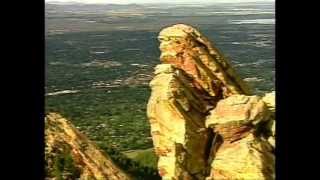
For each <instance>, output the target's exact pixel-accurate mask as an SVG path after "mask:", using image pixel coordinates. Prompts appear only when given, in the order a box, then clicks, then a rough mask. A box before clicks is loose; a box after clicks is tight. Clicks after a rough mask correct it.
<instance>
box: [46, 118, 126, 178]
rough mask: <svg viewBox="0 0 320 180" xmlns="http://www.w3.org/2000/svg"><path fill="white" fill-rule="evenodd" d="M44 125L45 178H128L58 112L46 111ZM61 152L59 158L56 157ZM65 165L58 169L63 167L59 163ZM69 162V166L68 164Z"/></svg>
mask: <svg viewBox="0 0 320 180" xmlns="http://www.w3.org/2000/svg"><path fill="white" fill-rule="evenodd" d="M45 125H46V128H45V139H46V149H45V150H46V151H45V158H46V162H47V179H55V178H59V177H57V176H60V178H62V179H77V178H80V179H83V180H89V179H90V180H91V179H92V180H126V179H131V178H130V177H129V176H128V175H127V174H125V173H124V172H123V171H122V170H120V169H119V168H118V167H117V166H116V165H115V164H114V163H113V162H112V160H111V159H110V158H109V157H108V156H107V155H106V154H104V153H102V151H101V150H99V148H98V147H97V146H96V145H95V144H94V143H93V142H91V141H90V140H89V139H88V138H87V137H85V136H84V135H83V134H81V133H80V132H79V131H78V130H77V129H76V128H75V127H74V126H73V125H72V124H71V123H70V122H68V121H67V120H66V119H64V118H62V117H61V116H60V115H59V114H56V113H50V114H48V115H47V116H46V118H45ZM61 154H63V158H62V159H61V158H60V159H59V158H57V157H59V156H61ZM67 157H70V158H67ZM70 161H71V164H70ZM67 162H69V164H67ZM59 163H60V164H59ZM67 165H68V168H67V170H68V171H67V170H61V169H63V168H60V167H61V166H67ZM71 166H72V167H73V168H70V167H71ZM59 168H60V169H59ZM64 169H66V168H64ZM70 169H72V171H71V170H70ZM58 171H62V172H58Z"/></svg>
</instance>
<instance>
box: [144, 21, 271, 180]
mask: <svg viewBox="0 0 320 180" xmlns="http://www.w3.org/2000/svg"><path fill="white" fill-rule="evenodd" d="M159 41H160V50H161V56H160V60H161V62H162V63H163V64H160V65H158V66H157V67H156V68H155V76H154V78H153V80H152V81H151V82H150V86H151V90H152V93H151V97H150V99H149V102H148V108H147V114H148V118H149V121H150V124H151V134H152V138H153V143H154V148H155V152H156V154H157V155H158V157H159V161H158V170H159V174H160V175H161V176H162V178H163V179H177V180H178V179H179V180H180V179H199V180H202V179H210V180H211V179H215V180H220V179H274V176H275V174H274V161H275V157H274V153H273V152H274V144H273V145H271V144H270V143H269V142H271V143H272V140H274V137H275V134H274V133H272V131H271V127H272V126H274V124H275V123H274V119H275V116H274V110H275V109H274V108H275V107H274V94H267V95H266V96H265V97H263V98H261V97H258V96H253V95H252V92H251V90H250V88H249V87H248V86H247V85H246V84H245V82H244V81H243V80H242V79H241V78H240V77H239V76H238V75H237V74H236V72H235V70H234V69H233V68H232V66H231V63H230V62H229V61H228V60H227V59H226V58H225V57H224V56H223V55H222V53H221V52H219V51H218V49H217V48H216V47H215V46H214V45H213V44H212V43H210V42H209V41H208V40H207V39H206V38H205V37H204V36H203V35H202V34H201V33H200V32H199V31H197V30H196V29H194V28H193V27H191V26H188V25H184V24H178V25H173V26H170V27H167V28H165V29H163V30H162V31H161V32H160V34H159Z"/></svg>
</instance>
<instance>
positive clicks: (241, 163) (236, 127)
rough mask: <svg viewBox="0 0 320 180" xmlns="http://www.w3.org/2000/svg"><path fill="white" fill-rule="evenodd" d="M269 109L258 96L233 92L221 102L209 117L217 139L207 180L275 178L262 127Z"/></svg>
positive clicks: (272, 162) (269, 146) (270, 151)
mask: <svg viewBox="0 0 320 180" xmlns="http://www.w3.org/2000/svg"><path fill="white" fill-rule="evenodd" d="M270 115H271V114H270V112H269V111H268V108H267V106H266V104H265V103H264V101H263V100H262V99H261V98H260V97H258V96H245V95H234V96H230V97H228V98H226V99H223V100H221V101H219V102H218V104H217V106H216V108H215V109H214V110H212V111H211V114H210V115H209V116H208V118H207V120H206V126H207V127H209V128H210V129H212V131H213V132H214V134H215V138H214V139H215V140H214V142H213V146H212V152H211V154H210V156H211V157H212V158H213V161H212V163H211V167H212V168H211V175H210V177H208V178H207V179H208V180H209V179H274V177H273V176H274V172H275V170H274V165H275V164H274V162H275V159H274V154H273V148H272V146H271V145H270V144H269V143H268V141H266V140H264V138H261V136H263V134H262V133H264V132H263V131H261V129H260V128H259V127H261V126H262V127H263V126H264V124H266V122H268V121H269V120H270Z"/></svg>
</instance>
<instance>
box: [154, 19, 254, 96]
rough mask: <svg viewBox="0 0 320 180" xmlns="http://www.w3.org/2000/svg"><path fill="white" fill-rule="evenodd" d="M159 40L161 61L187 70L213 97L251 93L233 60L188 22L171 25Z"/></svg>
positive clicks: (161, 33) (160, 34) (162, 32)
mask: <svg viewBox="0 0 320 180" xmlns="http://www.w3.org/2000/svg"><path fill="white" fill-rule="evenodd" d="M158 39H159V41H160V50H161V57H160V60H161V61H162V62H163V63H170V64H173V65H175V66H176V67H178V68H180V69H183V70H184V71H185V72H186V73H187V74H189V75H190V76H191V77H193V78H194V80H195V81H196V84H197V85H198V86H201V87H202V88H203V89H204V90H205V91H206V92H207V93H208V94H209V95H210V96H213V97H216V98H219V99H220V98H221V97H227V96H230V95H233V94H248V95H249V94H250V93H251V90H250V89H249V88H248V87H247V85H246V84H245V83H244V82H243V80H242V79H240V78H239V76H238V75H237V74H236V72H235V70H234V69H233V68H232V67H231V64H230V62H229V61H228V60H227V59H226V58H225V57H224V56H223V55H222V53H221V52H219V50H218V49H217V48H215V46H214V45H213V44H212V43H210V42H209V41H208V39H207V38H205V37H204V36H203V35H202V34H201V33H200V32H199V31H197V30H196V29H194V28H193V27H191V26H188V25H184V24H177V25H173V26H170V27H167V28H165V29H163V30H162V31H161V32H160V33H159V36H158Z"/></svg>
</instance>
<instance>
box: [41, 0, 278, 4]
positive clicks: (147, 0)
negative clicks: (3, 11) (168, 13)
mask: <svg viewBox="0 0 320 180" xmlns="http://www.w3.org/2000/svg"><path fill="white" fill-rule="evenodd" d="M45 2H46V3H85V4H151V3H152V4H161V3H170V4H177V3H188V4H198V3H210V4H212V3H242V2H250V3H254V2H275V0H214V1H212V0H198V1H197V2H194V1H193V0H175V1H172V0H171V1H170V0H162V1H160V2H159V1H158V0H45Z"/></svg>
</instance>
